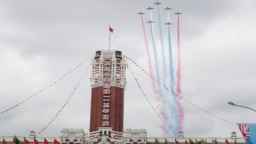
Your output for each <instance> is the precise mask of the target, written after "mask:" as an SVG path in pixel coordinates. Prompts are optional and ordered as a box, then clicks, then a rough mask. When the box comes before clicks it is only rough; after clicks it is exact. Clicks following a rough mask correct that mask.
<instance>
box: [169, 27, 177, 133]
mask: <svg viewBox="0 0 256 144" xmlns="http://www.w3.org/2000/svg"><path fill="white" fill-rule="evenodd" d="M168 48H169V63H170V80H171V94H172V96H173V98H174V102H175V103H176V104H177V102H178V99H177V94H176V92H175V90H174V89H175V85H174V84H175V83H174V82H175V81H174V66H173V57H172V43H171V26H170V25H168ZM174 111H175V112H176V113H174V114H175V116H174V117H175V119H174V120H175V124H176V128H175V129H176V132H177V131H178V124H179V117H178V113H177V105H175V107H174Z"/></svg>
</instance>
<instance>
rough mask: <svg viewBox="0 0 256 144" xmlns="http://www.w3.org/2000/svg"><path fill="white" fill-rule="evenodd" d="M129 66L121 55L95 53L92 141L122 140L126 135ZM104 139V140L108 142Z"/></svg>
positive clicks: (92, 79) (93, 61) (116, 52)
mask: <svg viewBox="0 0 256 144" xmlns="http://www.w3.org/2000/svg"><path fill="white" fill-rule="evenodd" d="M125 70H126V64H125V61H124V60H123V59H122V52H121V51H117V50H101V51H96V55H95V57H94V58H93V60H92V72H91V73H92V74H91V78H90V80H91V87H92V90H91V115H90V116H91V117H90V130H89V131H90V139H92V140H93V139H94V141H95V142H99V141H100V139H101V138H100V137H103V136H105V137H106V138H108V141H109V142H110V141H112V140H113V139H119V138H121V137H122V132H123V117H124V88H125V85H126V76H125ZM106 138H105V140H106Z"/></svg>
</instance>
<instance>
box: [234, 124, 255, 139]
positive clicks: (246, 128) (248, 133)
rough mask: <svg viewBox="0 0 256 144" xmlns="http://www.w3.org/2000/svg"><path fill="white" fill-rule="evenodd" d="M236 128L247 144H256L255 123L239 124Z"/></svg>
mask: <svg viewBox="0 0 256 144" xmlns="http://www.w3.org/2000/svg"><path fill="white" fill-rule="evenodd" d="M238 127H239V129H240V131H241V133H242V135H243V137H244V138H245V139H246V142H247V144H256V123H239V124H238Z"/></svg>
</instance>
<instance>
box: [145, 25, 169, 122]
mask: <svg viewBox="0 0 256 144" xmlns="http://www.w3.org/2000/svg"><path fill="white" fill-rule="evenodd" d="M150 34H151V41H152V47H153V54H154V63H155V71H156V79H157V81H159V82H160V78H159V67H158V63H157V51H156V44H155V38H154V31H153V24H152V23H150ZM160 89H161V87H160V85H159V84H158V85H157V90H158V94H159V96H160V97H161V102H162V105H163V107H164V108H163V116H164V120H165V121H168V120H167V117H166V116H167V114H166V109H168V108H166V106H167V101H165V100H164V99H163V94H162V92H161V90H160ZM169 109H170V108H169Z"/></svg>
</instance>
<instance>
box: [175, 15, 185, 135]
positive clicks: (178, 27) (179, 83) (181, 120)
mask: <svg viewBox="0 0 256 144" xmlns="http://www.w3.org/2000/svg"><path fill="white" fill-rule="evenodd" d="M179 14H180V13H177V44H178V65H177V88H176V91H177V94H178V98H179V101H178V110H179V118H180V124H179V131H183V123H184V110H183V107H182V105H181V103H180V99H182V92H181V57H180V17H179Z"/></svg>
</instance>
